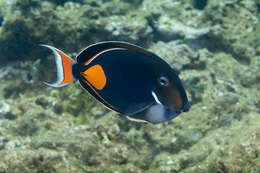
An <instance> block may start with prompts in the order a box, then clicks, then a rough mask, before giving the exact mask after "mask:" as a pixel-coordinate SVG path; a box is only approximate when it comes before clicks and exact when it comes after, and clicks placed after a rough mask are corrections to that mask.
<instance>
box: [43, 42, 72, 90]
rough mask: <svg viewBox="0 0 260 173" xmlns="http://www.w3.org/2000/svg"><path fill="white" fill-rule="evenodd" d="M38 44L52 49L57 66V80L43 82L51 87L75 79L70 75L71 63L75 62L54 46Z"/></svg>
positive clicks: (62, 84)
mask: <svg viewBox="0 0 260 173" xmlns="http://www.w3.org/2000/svg"><path fill="white" fill-rule="evenodd" d="M40 46H43V47H47V48H49V49H51V50H52V52H53V53H54V55H55V63H56V67H57V81H56V82H55V83H47V82H44V83H45V84H46V85H48V86H51V87H62V86H65V85H67V84H69V83H70V82H73V81H74V80H75V79H74V77H73V75H72V65H73V64H75V63H76V62H75V61H74V60H73V59H71V58H70V57H69V56H68V55H66V54H65V53H63V52H62V51H61V50H59V49H57V48H55V47H52V46H49V45H45V44H41V45H40Z"/></svg>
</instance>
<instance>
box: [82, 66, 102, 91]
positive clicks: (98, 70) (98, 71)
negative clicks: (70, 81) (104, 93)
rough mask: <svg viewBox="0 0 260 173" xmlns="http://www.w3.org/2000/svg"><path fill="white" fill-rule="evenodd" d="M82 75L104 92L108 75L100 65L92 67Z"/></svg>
mask: <svg viewBox="0 0 260 173" xmlns="http://www.w3.org/2000/svg"><path fill="white" fill-rule="evenodd" d="M82 75H83V76H84V77H85V78H86V79H87V80H88V81H89V82H90V83H91V85H93V86H94V87H95V88H96V89H98V90H102V89H103V88H104V87H105V86H106V82H107V79H106V75H105V73H104V70H103V68H102V67H101V66H100V65H94V66H92V67H90V68H89V69H87V70H86V71H84V72H82Z"/></svg>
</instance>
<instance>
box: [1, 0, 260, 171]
mask: <svg viewBox="0 0 260 173" xmlns="http://www.w3.org/2000/svg"><path fill="white" fill-rule="evenodd" d="M259 11H260V2H259V1H258V0H229V1H217V0H208V1H198V0H190V1H179V0H160V1H155V0H134V1H129V0H122V1H119V0H98V1H94V0H93V1H92V0H77V1H69V0H63V1H47V0H43V1H37V0H12V1H4V0H0V62H1V65H0V81H1V85H0V172H3V173H13V172H14V173H20V172H62V173H64V172H65V173H66V172H91V173H98V172H108V173H110V172H111V173H137V172H138V173H139V172H140V173H143V172H144V173H172V172H196V173H197V172H198V173H200V172H203V173H204V172H213V173H214V172H216V173H217V172H223V173H224V172H225V173H229V172H245V173H247V172H251V173H253V172H254V173H256V172H260V157H259V152H260V121H259V115H260V94H259V93H260V92H259V88H260V80H259V79H260V73H259V70H260V47H259V45H260V30H259V28H260V24H259V19H260V14H259ZM104 40H121V41H128V42H131V43H134V44H137V45H139V46H142V47H145V48H147V49H149V50H150V51H152V52H154V53H156V54H157V55H159V56H160V57H162V58H163V59H164V60H166V61H167V62H168V63H170V64H171V66H172V67H173V68H175V69H176V70H177V72H178V73H179V74H180V78H181V80H182V81H183V83H184V87H185V89H186V91H187V94H188V98H189V100H190V102H191V104H192V108H191V110H190V111H189V112H188V113H182V114H181V115H180V116H179V117H177V118H175V119H173V120H171V121H169V122H167V123H161V124H156V125H153V124H149V123H136V122H131V121H129V120H127V119H126V118H125V117H124V116H119V115H118V114H117V113H115V112H111V111H110V110H108V109H106V108H104V107H103V106H102V105H101V104H100V103H98V102H97V101H96V100H94V99H93V98H92V97H91V96H90V95H89V94H88V93H87V92H85V91H84V90H83V89H82V88H81V87H80V86H79V84H78V83H75V84H71V85H69V86H67V87H63V88H57V89H55V88H51V87H47V86H46V85H44V84H43V83H42V82H43V81H54V80H55V79H56V71H55V69H56V67H55V64H54V57H53V55H51V54H50V52H48V51H47V50H46V49H43V48H42V47H39V46H38V45H39V44H49V45H52V46H55V47H57V48H59V49H61V50H63V51H64V52H66V53H68V55H70V56H71V57H75V56H76V55H77V54H78V52H79V51H80V50H82V49H83V48H85V47H86V46H88V45H90V44H93V43H96V42H98V41H104ZM133 69H134V67H133ZM126 92H127V91H126Z"/></svg>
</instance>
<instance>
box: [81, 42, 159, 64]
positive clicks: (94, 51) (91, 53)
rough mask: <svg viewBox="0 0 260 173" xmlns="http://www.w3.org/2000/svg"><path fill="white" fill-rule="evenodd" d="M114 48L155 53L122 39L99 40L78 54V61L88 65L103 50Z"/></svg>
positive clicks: (148, 53)
mask: <svg viewBox="0 0 260 173" xmlns="http://www.w3.org/2000/svg"><path fill="white" fill-rule="evenodd" d="M114 48H124V49H129V50H132V51H136V52H139V53H143V54H147V55H154V54H153V53H151V52H149V51H147V50H145V49H144V48H142V47H139V46H136V45H133V44H130V43H127V42H121V41H105V42H99V43H96V44H92V45H90V46H88V47H87V48H85V49H84V50H82V51H81V52H80V53H79V54H78V56H77V62H78V63H80V64H82V65H86V64H88V62H90V61H91V59H93V58H94V57H95V56H96V55H98V54H100V53H101V52H103V51H106V50H109V49H111V50H112V49H114Z"/></svg>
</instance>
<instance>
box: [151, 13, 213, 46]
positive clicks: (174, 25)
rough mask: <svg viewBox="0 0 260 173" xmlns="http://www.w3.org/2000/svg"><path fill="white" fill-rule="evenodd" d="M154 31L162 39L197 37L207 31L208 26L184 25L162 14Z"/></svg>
mask: <svg viewBox="0 0 260 173" xmlns="http://www.w3.org/2000/svg"><path fill="white" fill-rule="evenodd" d="M156 26H157V27H156V28H155V29H156V32H158V34H159V36H158V37H160V39H161V40H164V41H169V40H176V39H181V40H185V39H193V40H194V39H198V38H199V37H202V36H204V35H206V34H207V33H208V32H209V29H208V28H202V29H195V28H193V27H189V26H186V25H184V24H182V23H180V22H178V21H175V20H172V19H171V18H169V17H168V16H162V17H160V18H159V20H158V23H156Z"/></svg>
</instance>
